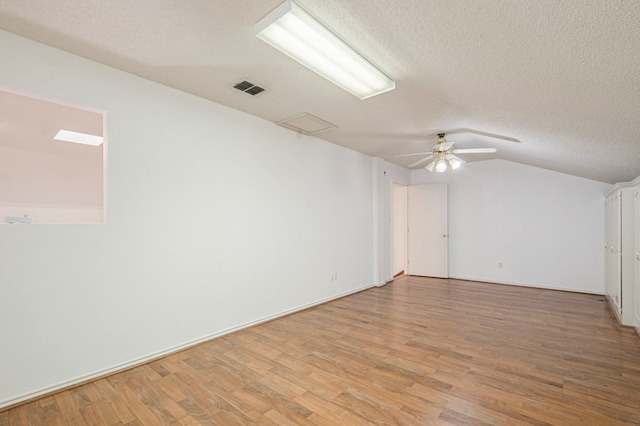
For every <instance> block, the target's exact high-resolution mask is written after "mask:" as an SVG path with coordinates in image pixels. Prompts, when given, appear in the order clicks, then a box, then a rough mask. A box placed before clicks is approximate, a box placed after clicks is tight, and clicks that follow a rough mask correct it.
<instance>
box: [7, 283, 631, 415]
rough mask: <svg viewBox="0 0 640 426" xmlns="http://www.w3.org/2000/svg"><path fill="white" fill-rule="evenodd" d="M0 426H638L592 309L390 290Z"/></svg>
mask: <svg viewBox="0 0 640 426" xmlns="http://www.w3.org/2000/svg"><path fill="white" fill-rule="evenodd" d="M0 424H2V425H14V424H15V425H45V424H56V425H76V424H78V425H79V424H90V425H113V424H128V425H155V424H187V425H196V424H223V425H233V424H243V425H244V424H276V425H287V424H301V425H306V424H313V425H341V424H345V425H362V424H387V425H399V424H402V425H425V424H453V425H461V424H462V425H464V424H497V425H501V424H509V425H518V424H533V425H544V424H553V425H560V424H564V425H575V424H592V425H609V424H613V425H615V424H640V339H639V338H638V337H637V336H636V335H635V334H634V332H633V331H632V330H631V329H627V328H621V327H619V326H617V324H616V322H615V321H614V319H613V318H612V316H611V314H610V313H609V312H608V310H607V307H606V304H605V302H604V298H603V297H602V296H591V295H582V294H575V293H563V292H555V291H547V290H537V289H530V288H522V287H509V286H501V285H492V284H485V283H476V282H467V281H456V280H439V279H425V278H415V277H404V278H401V279H399V280H396V281H395V282H394V283H392V284H389V285H387V286H385V287H382V288H375V289H371V290H368V291H365V292H362V293H359V294H356V295H353V296H350V297H347V298H343V299H340V300H338V301H335V302H331V303H328V304H325V305H322V306H319V307H315V308H312V309H309V310H306V311H304V312H301V313H297V314H294V315H290V316H288V317H285V318H281V319H278V320H275V321H272V322H269V323H266V324H263V325H260V326H256V327H253V328H250V329H247V330H243V331H240V332H237V333H234V334H232V335H228V336H225V337H222V338H219V339H216V340H213V341H211V342H208V343H204V344H201V345H199V346H197V347H194V348H192V349H189V350H186V351H183V352H180V353H178V354H175V355H172V356H169V357H166V358H163V359H161V360H158V361H155V362H151V363H149V364H147V365H144V366H141V367H137V368H135V369H132V370H129V371H126V372H123V373H119V374H116V375H113V376H110V377H108V378H106V379H101V380H97V381H95V382H92V383H90V384H87V385H84V386H81V387H77V388H75V389H72V390H69V391H64V392H59V393H57V394H55V395H53V396H49V397H46V398H43V399H40V400H37V401H34V402H31V403H28V404H25V405H22V406H19V407H16V408H13V409H11V410H8V411H4V412H1V413H0Z"/></svg>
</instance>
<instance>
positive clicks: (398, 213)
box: [391, 183, 407, 277]
mask: <svg viewBox="0 0 640 426" xmlns="http://www.w3.org/2000/svg"><path fill="white" fill-rule="evenodd" d="M391 217H392V219H393V220H392V228H391V235H392V240H393V241H392V248H393V251H392V259H393V270H392V272H393V276H394V277H396V276H397V275H400V274H402V273H405V274H406V273H407V187H406V186H404V185H398V184H396V183H394V184H393V210H392V214H391Z"/></svg>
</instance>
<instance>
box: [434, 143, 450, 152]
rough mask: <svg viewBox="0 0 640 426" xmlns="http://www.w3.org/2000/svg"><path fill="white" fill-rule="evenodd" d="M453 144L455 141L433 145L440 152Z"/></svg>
mask: <svg viewBox="0 0 640 426" xmlns="http://www.w3.org/2000/svg"><path fill="white" fill-rule="evenodd" d="M452 146H453V142H442V143H437V144H435V145H434V146H433V149H434V150H435V151H438V152H443V151H446V150H448V149H450V148H451V147H452Z"/></svg>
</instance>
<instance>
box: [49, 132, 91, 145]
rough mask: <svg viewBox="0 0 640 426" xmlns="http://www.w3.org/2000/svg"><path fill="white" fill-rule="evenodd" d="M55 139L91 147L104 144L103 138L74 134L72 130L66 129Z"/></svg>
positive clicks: (57, 134)
mask: <svg viewBox="0 0 640 426" xmlns="http://www.w3.org/2000/svg"><path fill="white" fill-rule="evenodd" d="M53 138H54V139H55V140H57V141H63V142H73V143H80V144H83V145H91V146H100V145H102V142H103V138H102V136H96V135H90V134H87V133H79V132H72V131H71V130H64V129H60V130H59V131H58V133H56V135H55V136H54V137H53Z"/></svg>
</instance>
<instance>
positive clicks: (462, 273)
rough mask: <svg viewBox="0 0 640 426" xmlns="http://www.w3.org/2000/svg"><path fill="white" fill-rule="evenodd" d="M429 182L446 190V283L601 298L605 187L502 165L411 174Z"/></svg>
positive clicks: (487, 163) (494, 163) (497, 162)
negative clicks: (587, 294) (498, 285)
mask: <svg viewBox="0 0 640 426" xmlns="http://www.w3.org/2000/svg"><path fill="white" fill-rule="evenodd" d="M435 182H447V183H448V184H449V206H448V208H449V276H450V277H452V278H461V279H469V280H478V281H489V282H498V283H509V284H519V285H528V286H537V287H548V288H555V289H563V290H573V291H583V292H593V293H604V266H603V265H604V258H603V252H602V244H603V241H604V240H603V238H604V197H603V194H604V193H605V192H606V191H607V190H608V189H609V188H610V187H611V185H609V184H606V183H602V182H596V181H592V180H588V179H583V178H578V177H575V176H569V175H565V174H562V173H557V172H552V171H549V170H544V169H539V168H535V167H530V166H525V165H522V164H517V163H512V162H509V161H504V160H488V161H481V162H474V163H467V164H465V165H464V167H463V168H461V169H459V170H457V171H456V172H455V173H452V172H451V171H448V172H446V173H444V174H437V173H431V172H429V171H427V170H424V169H421V170H416V171H413V172H412V184H420V183H435ZM499 262H502V264H503V267H502V269H500V268H498V263H499Z"/></svg>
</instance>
